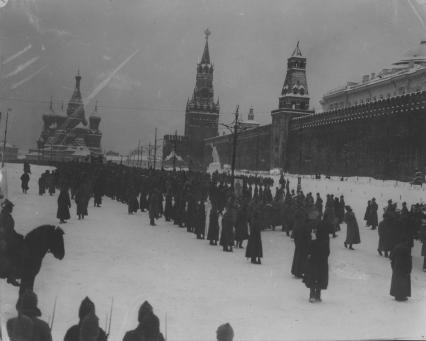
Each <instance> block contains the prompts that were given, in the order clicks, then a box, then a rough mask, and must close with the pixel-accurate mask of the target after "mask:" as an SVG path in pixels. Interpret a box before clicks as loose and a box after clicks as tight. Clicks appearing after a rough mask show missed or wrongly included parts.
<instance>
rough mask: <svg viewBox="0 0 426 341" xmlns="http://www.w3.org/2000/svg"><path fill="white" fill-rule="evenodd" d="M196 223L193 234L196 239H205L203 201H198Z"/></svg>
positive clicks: (204, 208) (204, 209)
mask: <svg viewBox="0 0 426 341" xmlns="http://www.w3.org/2000/svg"><path fill="white" fill-rule="evenodd" d="M196 207H197V213H196V222H195V234H196V235H197V239H205V235H206V207H205V205H204V201H202V200H200V202H199V203H198V204H197V206H196Z"/></svg>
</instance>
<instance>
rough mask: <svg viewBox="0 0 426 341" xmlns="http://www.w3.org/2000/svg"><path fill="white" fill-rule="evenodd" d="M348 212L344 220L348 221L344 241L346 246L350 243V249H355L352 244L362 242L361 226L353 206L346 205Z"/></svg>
mask: <svg viewBox="0 0 426 341" xmlns="http://www.w3.org/2000/svg"><path fill="white" fill-rule="evenodd" d="M345 209H346V213H345V217H344V221H345V223H346V226H347V228H346V240H345V242H344V245H345V247H346V248H347V247H348V245H349V249H350V250H353V249H354V248H353V247H352V245H354V244H359V243H361V238H360V236H359V227H358V222H357V221H356V217H355V214H354V212H353V211H352V208H351V207H350V206H345Z"/></svg>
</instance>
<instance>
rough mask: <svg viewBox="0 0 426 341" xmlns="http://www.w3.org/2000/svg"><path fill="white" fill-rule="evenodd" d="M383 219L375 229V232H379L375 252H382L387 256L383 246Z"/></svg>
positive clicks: (381, 254) (381, 253)
mask: <svg viewBox="0 0 426 341" xmlns="http://www.w3.org/2000/svg"><path fill="white" fill-rule="evenodd" d="M385 224H386V222H385V219H383V220H382V221H381V222H380V223H379V227H378V229H377V232H378V234H379V243H378V245H377V252H378V253H379V255H380V256H383V252H384V253H385V257H388V256H389V255H388V252H389V251H388V250H386V247H385V228H386V227H385Z"/></svg>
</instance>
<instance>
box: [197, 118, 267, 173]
mask: <svg viewBox="0 0 426 341" xmlns="http://www.w3.org/2000/svg"><path fill="white" fill-rule="evenodd" d="M271 128H272V126H271V125H270V124H268V125H264V126H259V127H257V128H253V129H249V130H246V131H242V132H240V133H239V134H238V139H237V149H236V158H235V168H236V169H249V170H268V169H269V166H270V163H271V133H272V129H271ZM232 145H233V135H232V134H227V135H222V136H216V137H212V138H209V139H205V140H204V157H205V166H208V165H209V164H210V163H211V162H213V156H212V153H213V149H212V146H214V147H216V150H217V153H218V155H219V162H220V164H221V166H222V167H223V166H224V165H225V164H227V165H231V163H232Z"/></svg>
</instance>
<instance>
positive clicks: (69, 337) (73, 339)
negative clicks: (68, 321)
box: [64, 297, 108, 341]
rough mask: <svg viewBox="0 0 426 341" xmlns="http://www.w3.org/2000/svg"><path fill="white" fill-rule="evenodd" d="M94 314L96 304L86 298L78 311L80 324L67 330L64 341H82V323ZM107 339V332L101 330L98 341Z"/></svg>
mask: <svg viewBox="0 0 426 341" xmlns="http://www.w3.org/2000/svg"><path fill="white" fill-rule="evenodd" d="M92 313H93V314H95V304H94V303H93V302H92V301H91V300H90V298H89V297H85V298H84V299H83V301H81V304H80V308H79V309H78V319H79V322H78V324H75V325H73V326H71V327H70V328H69V329H68V330H67V332H66V333H65V336H64V341H80V329H81V327H82V323H83V321H84V319H85V318H86V317H87V316H88V315H89V314H92ZM107 338H108V337H107V335H106V333H105V331H104V330H103V329H102V328H99V332H98V336H97V338H96V341H106V340H107Z"/></svg>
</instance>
